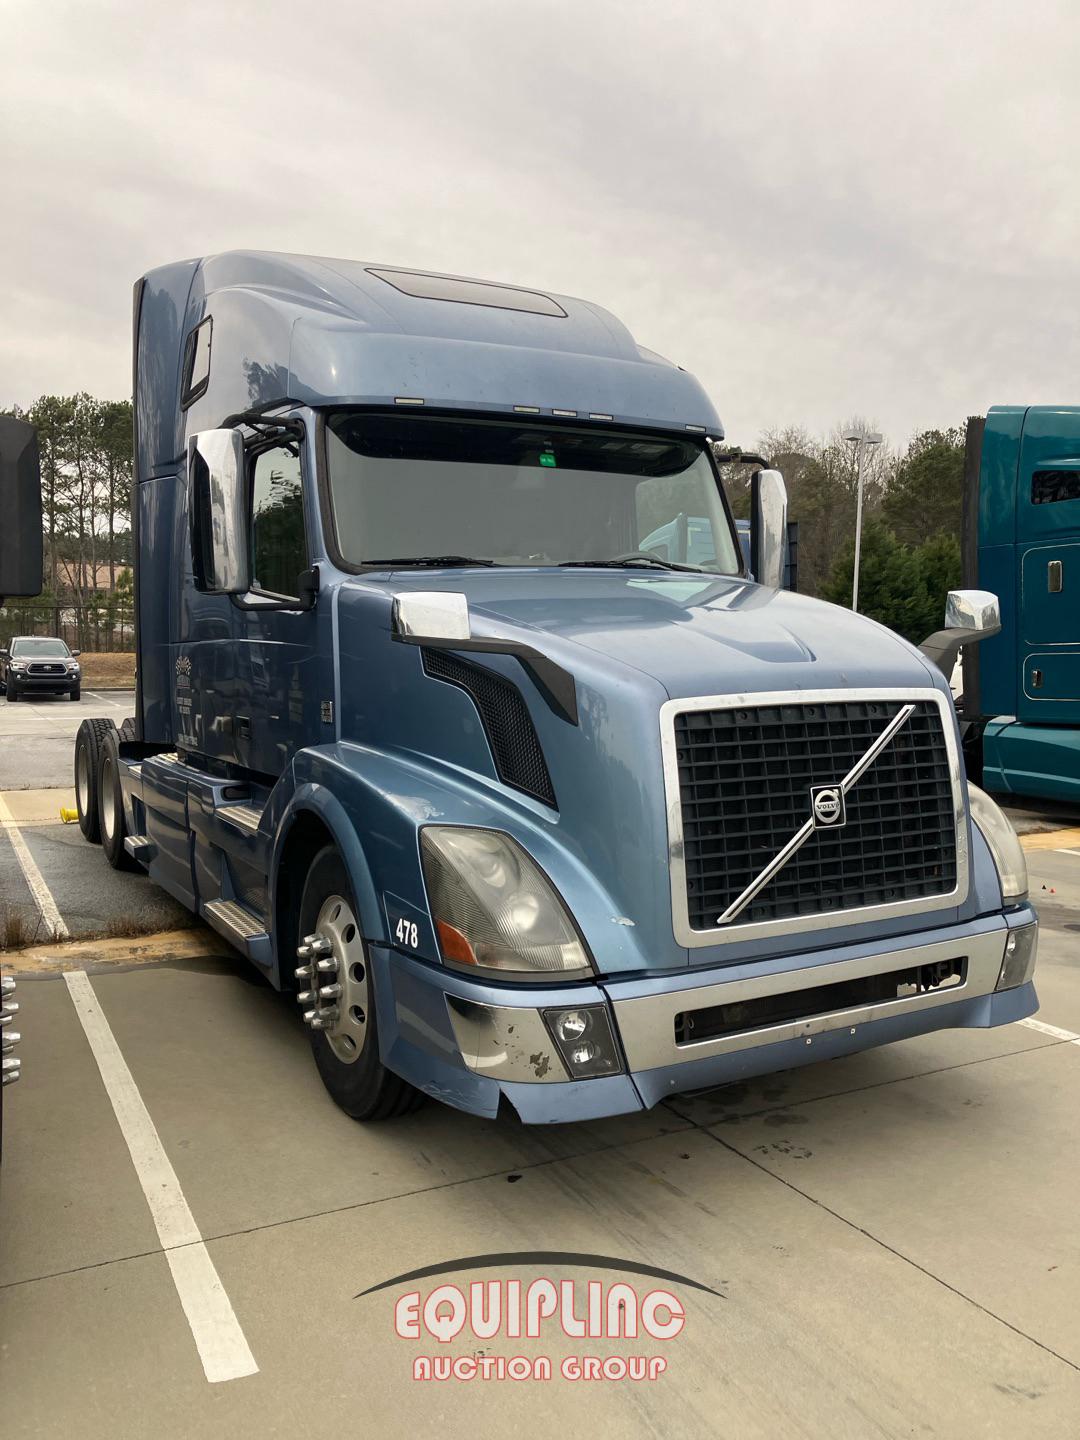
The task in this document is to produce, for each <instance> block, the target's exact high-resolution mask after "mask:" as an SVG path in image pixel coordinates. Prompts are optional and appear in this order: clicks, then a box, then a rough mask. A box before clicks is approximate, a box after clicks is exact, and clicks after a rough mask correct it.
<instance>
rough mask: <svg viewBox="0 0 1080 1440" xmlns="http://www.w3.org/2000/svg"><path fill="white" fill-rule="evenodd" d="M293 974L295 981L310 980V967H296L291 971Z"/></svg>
mask: <svg viewBox="0 0 1080 1440" xmlns="http://www.w3.org/2000/svg"><path fill="white" fill-rule="evenodd" d="M293 974H294V975H295V976H296V978H297V980H310V979H311V966H310V965H297V967H296V969H295V970H294V971H293Z"/></svg>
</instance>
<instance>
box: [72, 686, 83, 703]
mask: <svg viewBox="0 0 1080 1440" xmlns="http://www.w3.org/2000/svg"><path fill="white" fill-rule="evenodd" d="M71 698H72V699H73V700H81V699H82V686H81V685H76V686H75V689H74V690H72V691H71Z"/></svg>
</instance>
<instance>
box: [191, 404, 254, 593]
mask: <svg viewBox="0 0 1080 1440" xmlns="http://www.w3.org/2000/svg"><path fill="white" fill-rule="evenodd" d="M188 485H189V487H190V504H191V553H192V560H193V563H194V570H195V585H196V588H197V589H199V590H203V591H205V592H206V593H207V594H209V595H243V594H246V592H247V591H248V590H249V589H250V588H251V563H250V557H249V554H248V543H247V491H246V486H245V483H244V441H243V437H242V436H241V434H240V432H239V431H238V430H203V431H201V432H200V433H199V434H198V435H193V436H192V437H191V439H190V440H189V441H188Z"/></svg>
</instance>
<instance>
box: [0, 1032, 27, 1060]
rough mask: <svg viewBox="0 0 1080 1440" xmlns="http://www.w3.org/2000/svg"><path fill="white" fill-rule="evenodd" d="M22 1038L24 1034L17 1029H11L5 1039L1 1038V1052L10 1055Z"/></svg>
mask: <svg viewBox="0 0 1080 1440" xmlns="http://www.w3.org/2000/svg"><path fill="white" fill-rule="evenodd" d="M21 1039H22V1036H21V1035H20V1034H19V1032H18V1031H17V1030H9V1031H8V1032H7V1034H6V1035H5V1036H4V1038H3V1040H0V1054H2V1055H10V1054H11V1052H12V1050H14V1049H15V1046H16V1045H17V1044H18V1043H19V1041H20V1040H21Z"/></svg>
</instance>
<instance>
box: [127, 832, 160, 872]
mask: <svg viewBox="0 0 1080 1440" xmlns="http://www.w3.org/2000/svg"><path fill="white" fill-rule="evenodd" d="M124 849H125V850H126V851H127V853H128V854H129V855H130V856H131V858H132V859H133V860H138V861H140V862H141V863H142V864H143V865H149V863H150V861H151V860H153V858H154V856H155V855H156V854H157V846H156V845H155V844H154V842H153V841H152V840H151V839H150V836H149V835H125V836H124Z"/></svg>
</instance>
